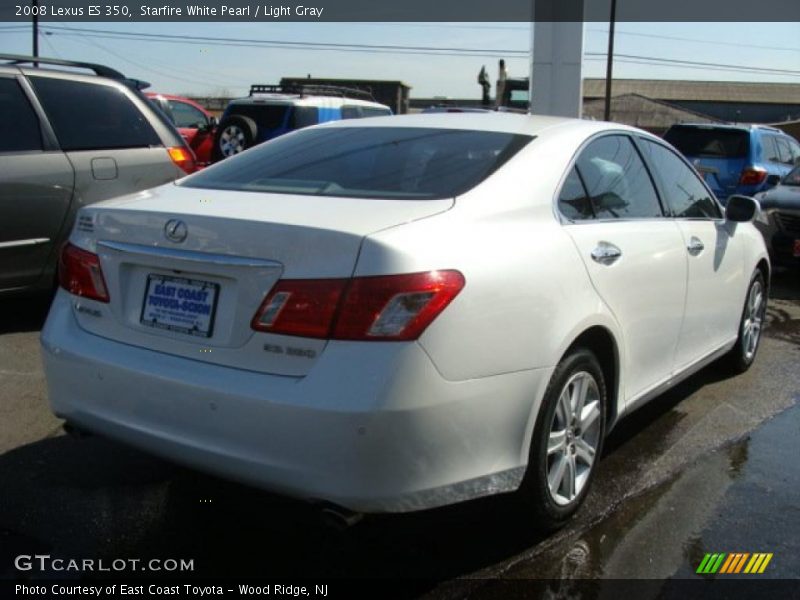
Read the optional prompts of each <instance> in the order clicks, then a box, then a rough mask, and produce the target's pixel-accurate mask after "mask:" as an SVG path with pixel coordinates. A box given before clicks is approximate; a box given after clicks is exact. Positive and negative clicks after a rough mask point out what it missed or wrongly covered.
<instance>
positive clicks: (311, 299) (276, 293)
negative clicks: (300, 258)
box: [251, 279, 347, 338]
mask: <svg viewBox="0 0 800 600" xmlns="http://www.w3.org/2000/svg"><path fill="white" fill-rule="evenodd" d="M346 284H347V280H346V279H284V280H282V281H279V282H278V283H277V284H276V285H275V287H274V288H272V291H271V292H270V293H269V295H268V296H267V297H266V298H265V299H264V302H262V303H261V307H260V308H259V309H258V312H257V313H256V315H255V317H253V321H252V323H251V325H252V327H253V329H255V330H257V331H268V332H270V333H282V334H285V335H300V336H303V337H316V338H326V337H328V336H329V335H330V330H331V323H332V322H333V317H334V315H335V314H336V307H337V306H338V305H339V298H341V296H342V290H343V289H344V287H345V285H346Z"/></svg>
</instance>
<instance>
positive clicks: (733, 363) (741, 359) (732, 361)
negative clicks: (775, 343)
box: [725, 269, 767, 373]
mask: <svg viewBox="0 0 800 600" xmlns="http://www.w3.org/2000/svg"><path fill="white" fill-rule="evenodd" d="M754 289H757V290H758V289H760V294H761V303H760V306H759V307H758V309H757V323H756V327H757V331H756V339H755V344H753V343H752V337H750V336H748V333H747V328H748V325H749V324H750V323H752V318H753V315H752V307H751V301H752V300H753V295H754ZM755 293H759V292H755ZM766 312H767V285H766V282H765V281H764V275H763V274H762V273H761V271H760V270H758V269H757V270H756V272H755V273H753V277H752V279H751V280H750V285H749V286H747V295H746V296H745V298H744V307H743V308H742V316H741V318H740V319H739V337H738V338H737V339H736V345H735V346H734V347H733V348H732V349H731V351H730V352H729V353H728V354H727V356H726V357H725V363H727V367H728V368H730V369H731V370H732V371H733V372H734V373H744V372H745V371H747V370H748V369H749V368H750V367H751V366H752V364H753V362H754V361H755V359H756V354H757V353H758V346H759V344H760V342H761V332H762V330H763V328H764V317H765V315H766ZM751 332H752V330H751Z"/></svg>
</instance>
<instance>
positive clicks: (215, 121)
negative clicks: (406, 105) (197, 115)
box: [208, 115, 219, 129]
mask: <svg viewBox="0 0 800 600" xmlns="http://www.w3.org/2000/svg"><path fill="white" fill-rule="evenodd" d="M217 125H219V119H217V117H215V116H214V115H211V116H210V117H209V118H208V128H209V129H214V128H215V127H216V126H217Z"/></svg>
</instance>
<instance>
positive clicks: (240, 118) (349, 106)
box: [212, 85, 392, 162]
mask: <svg viewBox="0 0 800 600" xmlns="http://www.w3.org/2000/svg"><path fill="white" fill-rule="evenodd" d="M391 114H392V110H391V109H390V108H389V107H388V106H386V105H384V104H378V103H377V102H374V101H373V100H372V95H371V94H369V93H368V92H365V91H363V90H357V89H351V88H344V87H338V86H329V85H300V86H297V85H292V86H280V85H253V86H251V87H250V96H248V97H247V98H239V99H237V100H233V101H231V103H230V104H228V107H227V108H226V109H225V112H224V113H223V114H222V118H221V119H220V123H219V127H218V128H217V133H216V135H215V136H214V148H213V152H212V158H213V160H214V162H217V161H219V160H222V159H223V158H228V157H229V156H233V155H234V154H238V153H239V152H242V151H244V150H247V149H248V148H250V147H251V146H255V145H256V144H260V143H262V142H265V141H267V140H271V139H273V138H276V137H278V136H280V135H283V134H285V133H288V132H290V131H294V130H296V129H301V128H303V127H308V126H309V125H316V124H318V123H326V122H328V121H338V120H340V119H360V118H363V117H380V116H388V115H391Z"/></svg>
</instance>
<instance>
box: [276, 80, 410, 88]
mask: <svg viewBox="0 0 800 600" xmlns="http://www.w3.org/2000/svg"><path fill="white" fill-rule="evenodd" d="M281 81H291V82H293V83H303V82H304V81H305V82H307V83H330V84H333V85H337V84H338V85H343V84H345V83H352V84H356V85H375V84H378V85H396V86H400V87H404V88H406V89H409V90H410V89H411V86H410V85H408V84H407V83H403V82H402V81H399V80H391V79H350V78H349V77H281Z"/></svg>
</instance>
